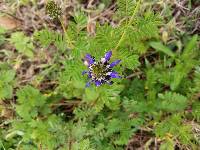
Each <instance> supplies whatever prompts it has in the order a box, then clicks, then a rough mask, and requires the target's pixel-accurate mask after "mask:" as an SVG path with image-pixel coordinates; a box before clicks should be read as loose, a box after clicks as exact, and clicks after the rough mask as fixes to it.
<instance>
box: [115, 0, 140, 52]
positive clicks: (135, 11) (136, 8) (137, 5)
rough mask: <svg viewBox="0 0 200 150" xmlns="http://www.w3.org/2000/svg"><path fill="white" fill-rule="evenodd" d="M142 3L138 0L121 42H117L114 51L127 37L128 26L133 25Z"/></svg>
mask: <svg viewBox="0 0 200 150" xmlns="http://www.w3.org/2000/svg"><path fill="white" fill-rule="evenodd" d="M140 3H141V0H138V2H137V4H136V7H135V9H134V11H133V14H132V16H131V18H130V20H129V22H128V24H127V25H126V28H125V29H124V32H123V33H122V36H121V38H120V40H119V42H118V43H117V45H116V47H115V48H114V49H113V51H114V52H115V51H116V50H117V49H118V48H119V46H120V45H121V43H122V42H123V40H124V37H125V35H126V33H127V28H128V27H129V26H130V25H131V23H132V22H133V19H134V17H135V15H136V13H137V11H138V9H139V6H140Z"/></svg>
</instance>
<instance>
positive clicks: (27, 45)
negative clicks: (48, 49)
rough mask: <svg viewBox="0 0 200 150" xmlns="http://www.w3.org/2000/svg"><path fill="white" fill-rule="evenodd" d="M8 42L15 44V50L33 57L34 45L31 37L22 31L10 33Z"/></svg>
mask: <svg viewBox="0 0 200 150" xmlns="http://www.w3.org/2000/svg"><path fill="white" fill-rule="evenodd" d="M10 42H11V43H12V44H13V45H14V46H15V48H16V50H17V51H18V52H19V53H22V54H23V55H26V56H28V57H30V58H33V56H34V53H33V50H34V46H33V43H32V41H31V38H29V37H27V36H25V35H24V33H22V32H15V33H13V34H12V35H11V38H10Z"/></svg>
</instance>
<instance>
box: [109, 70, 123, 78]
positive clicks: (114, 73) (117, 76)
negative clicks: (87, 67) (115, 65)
mask: <svg viewBox="0 0 200 150" xmlns="http://www.w3.org/2000/svg"><path fill="white" fill-rule="evenodd" d="M110 76H111V78H121V77H120V76H119V75H118V73H117V72H115V71H113V72H112V73H111V74H110Z"/></svg>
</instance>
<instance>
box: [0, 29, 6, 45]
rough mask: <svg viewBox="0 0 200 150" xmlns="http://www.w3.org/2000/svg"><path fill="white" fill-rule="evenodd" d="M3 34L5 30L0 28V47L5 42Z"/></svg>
mask: <svg viewBox="0 0 200 150" xmlns="http://www.w3.org/2000/svg"><path fill="white" fill-rule="evenodd" d="M5 33H6V30H5V29H4V28H2V27H0V46H1V45H2V44H3V43H4V41H5V36H4V34H5Z"/></svg>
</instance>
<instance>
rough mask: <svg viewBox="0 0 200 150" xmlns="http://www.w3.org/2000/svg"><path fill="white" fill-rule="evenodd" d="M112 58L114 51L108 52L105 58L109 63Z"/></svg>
mask: <svg viewBox="0 0 200 150" xmlns="http://www.w3.org/2000/svg"><path fill="white" fill-rule="evenodd" d="M111 56H112V51H108V52H107V53H106V54H105V56H104V58H105V60H106V61H109V60H110V57H111Z"/></svg>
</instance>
